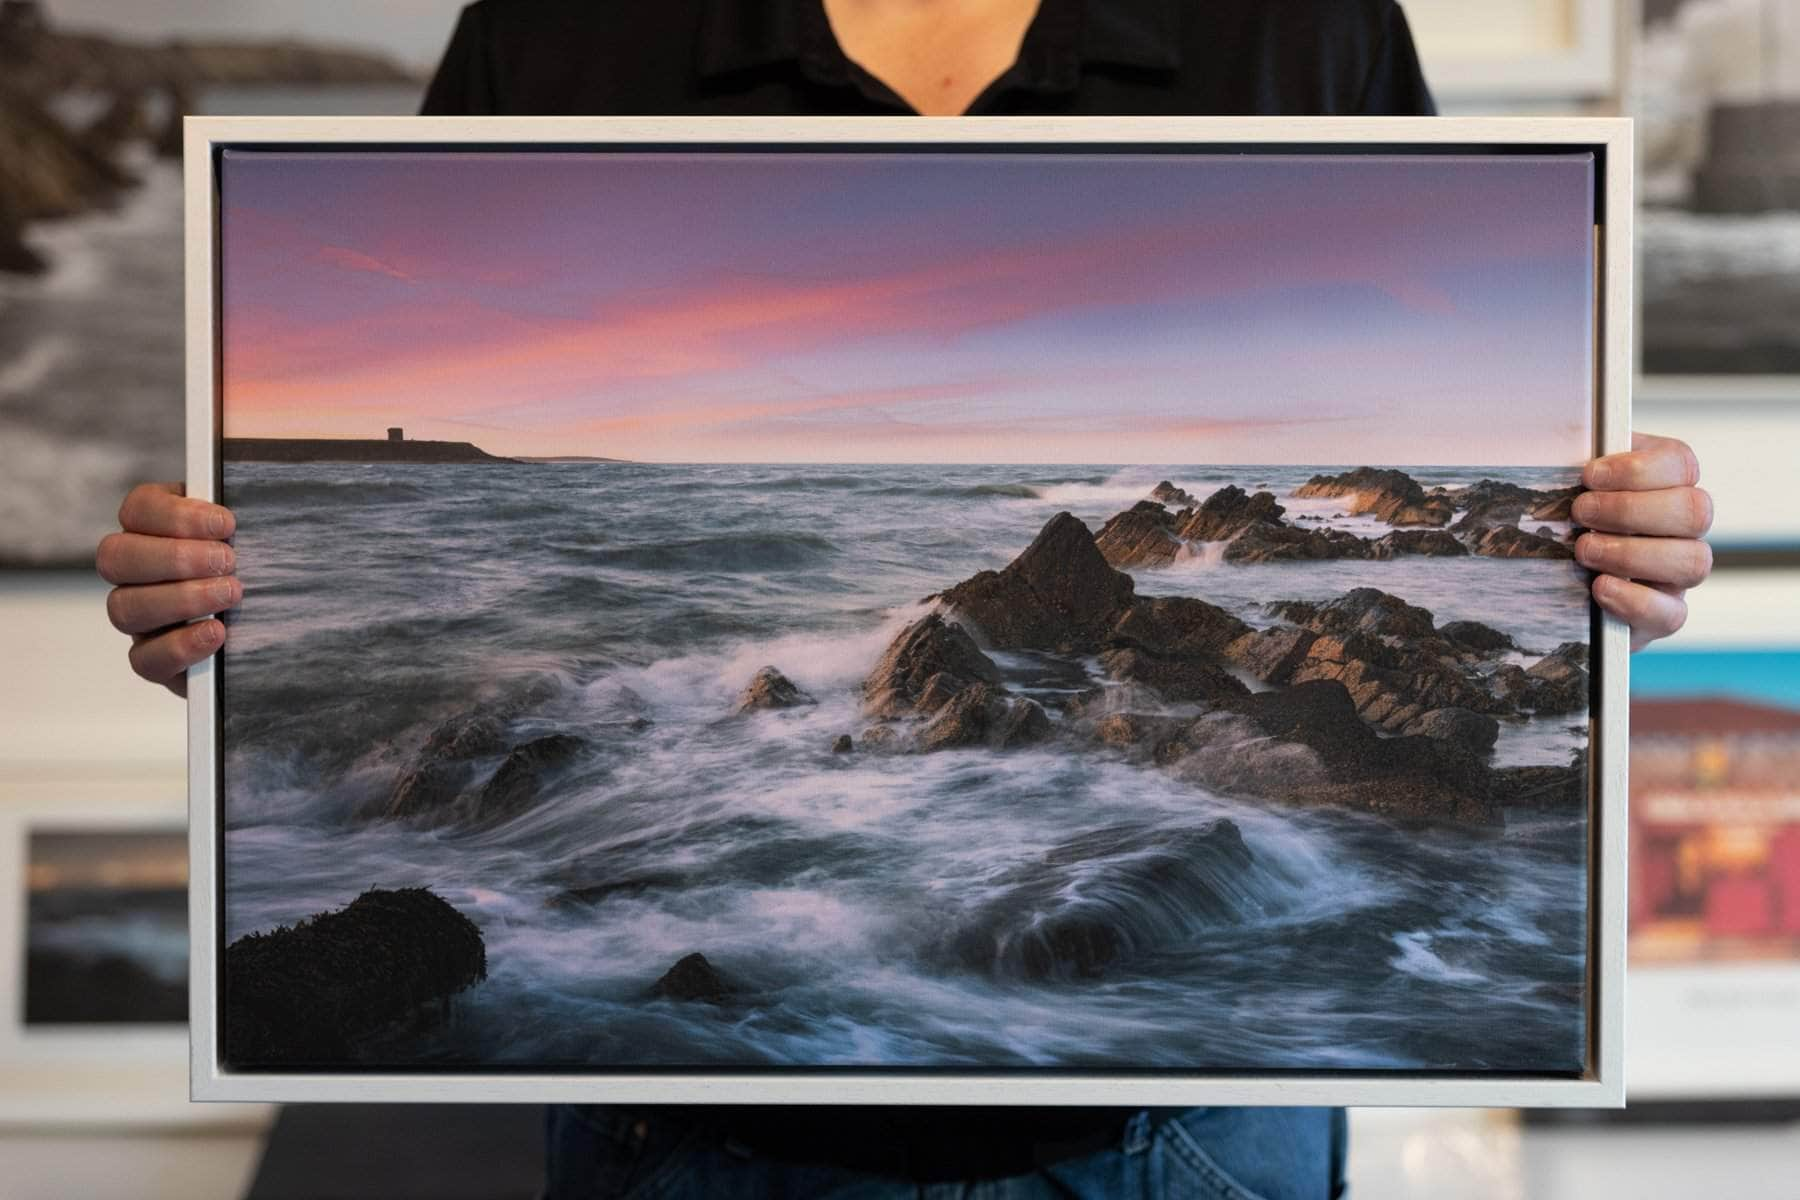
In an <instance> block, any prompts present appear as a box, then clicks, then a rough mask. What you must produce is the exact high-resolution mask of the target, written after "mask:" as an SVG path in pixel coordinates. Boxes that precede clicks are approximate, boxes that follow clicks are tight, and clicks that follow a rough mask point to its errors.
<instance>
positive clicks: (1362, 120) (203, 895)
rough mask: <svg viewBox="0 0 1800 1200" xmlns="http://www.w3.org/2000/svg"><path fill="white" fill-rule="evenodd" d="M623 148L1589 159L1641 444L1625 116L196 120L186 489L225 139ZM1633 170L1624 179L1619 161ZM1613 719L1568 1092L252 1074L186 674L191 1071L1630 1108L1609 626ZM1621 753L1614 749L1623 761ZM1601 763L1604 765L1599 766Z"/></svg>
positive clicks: (774, 1093)
mask: <svg viewBox="0 0 1800 1200" xmlns="http://www.w3.org/2000/svg"><path fill="white" fill-rule="evenodd" d="M319 142H333V143H342V144H387V143H392V144H406V143H414V144H416V143H426V144H430V143H452V142H456V143H469V144H486V145H492V144H506V143H534V144H556V143H607V144H630V143H643V144H652V145H655V144H671V143H682V142H691V143H695V144H701V145H709V146H720V145H730V144H740V143H741V144H748V145H755V144H768V143H776V144H833V143H843V142H848V143H852V144H857V145H917V144H942V145H993V144H1044V145H1058V144H1066V143H1078V144H1088V145H1106V144H1128V143H1152V142H1171V143H1208V144H1214V145H1217V144H1232V143H1291V144H1295V145H1319V144H1326V143H1372V144H1378V145H1383V146H1401V145H1407V144H1420V145H1437V144H1444V143H1456V144H1462V145H1466V146H1469V147H1471V148H1472V149H1480V148H1486V147H1496V146H1509V147H1516V146H1532V145H1546V146H1565V147H1566V146H1581V145H1586V146H1591V147H1594V148H1595V149H1596V150H1598V151H1599V152H1600V153H1601V154H1602V155H1603V156H1604V163H1605V166H1606V174H1605V180H1606V195H1605V198H1606V214H1605V215H1606V221H1605V226H1604V238H1603V242H1602V249H1603V268H1604V276H1603V286H1602V287H1600V288H1597V289H1596V298H1597V300H1598V301H1599V303H1600V304H1601V306H1602V313H1603V320H1604V324H1603V326H1602V336H1603V339H1604V341H1603V346H1602V350H1601V353H1600V354H1599V355H1598V356H1597V360H1598V361H1597V372H1596V374H1597V383H1598V388H1599V391H1598V394H1597V396H1596V397H1595V402H1596V413H1597V418H1598V422H1597V438H1598V441H1599V449H1600V450H1601V451H1602V452H1605V453H1611V452H1614V451H1616V450H1620V449H1626V448H1629V445H1630V440H1631V432H1630V416H1631V386H1632V373H1633V372H1632V368H1633V365H1634V364H1633V361H1632V343H1631V328H1632V320H1633V316H1634V314H1633V311H1632V302H1633V290H1632V265H1633V264H1632V252H1631V246H1632V242H1631V223H1632V217H1633V215H1634V214H1633V212H1632V208H1631V200H1632V186H1631V165H1632V161H1633V160H1632V148H1631V122H1630V121H1629V120H1627V119H1624V118H1616V117H1555V118H1543V117H1430V118H1418V117H1154V118H1117V119H1115V118H1099V117H1088V118H1035V117H987V118H941V119H929V120H922V119H920V118H917V117H892V118H885V117H850V118H765V117H723V118H720V117H711V118H682V117H524V118H513V117H466V118H465V117H189V118H187V119H186V121H185V154H184V172H185V181H184V182H185V202H186V233H187V247H186V256H187V300H186V306H185V307H186V320H187V381H188V409H187V411H188V431H187V438H188V441H187V461H188V490H189V494H190V495H196V496H201V497H203V498H207V499H211V498H213V497H214V495H215V480H216V478H217V468H218V463H217V457H216V447H217V435H218V432H219V429H218V407H217V400H218V396H217V392H218V381H217V376H216V366H215V363H216V360H215V349H216V322H217V308H216V299H217V294H216V293H217V282H218V280H217V274H216V261H215V245H216V242H215V239H216V231H217V226H216V219H217V194H216V187H215V178H216V177H215V171H214V152H215V149H216V148H218V147H220V146H223V145H225V144H228V143H237V144H245V145H263V146H268V145H277V144H282V143H295V144H306V143H319ZM1620 164H1623V168H1621V166H1620ZM1599 649H1600V658H1601V670H1600V672H1599V679H1600V689H1601V696H1602V701H1601V715H1600V717H1599V718H1598V719H1597V720H1596V722H1595V723H1594V729H1595V733H1596V735H1597V738H1596V739H1595V744H1596V746H1597V749H1598V755H1597V757H1596V758H1595V759H1594V760H1592V761H1596V762H1597V763H1598V766H1597V767H1596V768H1595V769H1594V778H1595V785H1596V789H1597V794H1598V801H1597V803H1596V805H1595V808H1594V810H1593V814H1594V815H1595V816H1597V817H1598V824H1599V831H1600V837H1599V839H1598V842H1597V845H1596V847H1595V852H1594V856H1593V860H1592V861H1593V864H1594V868H1595V871H1596V872H1597V873H1598V876H1599V878H1598V879H1597V880H1596V881H1595V882H1594V884H1593V885H1592V888H1591V892H1590V894H1591V895H1592V896H1594V897H1597V899H1598V904H1599V909H1600V912H1599V915H1598V920H1597V921H1596V922H1595V924H1594V932H1593V942H1592V962H1593V968H1592V978H1593V988H1592V989H1591V1007H1590V1026H1589V1035H1590V1053H1589V1065H1588V1069H1587V1070H1586V1071H1585V1072H1584V1073H1583V1074H1582V1075H1580V1076H1573V1077H1569V1078H1539V1077H1535V1076H1534V1077H1478V1076H1473V1075H1467V1076H1464V1075H1445V1074H1413V1075H1405V1076H1400V1077H1389V1076H1384V1077H1382V1078H1370V1077H1366V1076H1354V1077H1349V1076H1331V1075H1305V1074H1293V1075H1289V1074H1285V1073H1284V1074H1282V1075H1281V1076H1279V1077H1271V1076H1256V1075H1231V1074H1211V1073H1209V1074H1204V1075H1199V1074H1196V1075H1179V1074H1163V1073H1158V1074H1156V1075H1154V1076H1148V1075H1135V1074H1107V1073H1102V1072H1095V1073H1072V1072H1070V1073H1061V1072H1059V1073H1057V1074H1055V1075H1050V1076H1025V1075H1019V1074H983V1073H953V1072H938V1071H932V1072H930V1073H921V1074H916V1075H915V1074H904V1075H902V1074H893V1073H884V1072H882V1071H879V1070H871V1071H859V1072H855V1073H847V1074H836V1073H824V1072H815V1073H810V1074H809V1073H787V1072H783V1073H781V1074H745V1073H707V1072H703V1071H696V1072H691V1073H690V1072H682V1073H673V1072H667V1073H656V1074H637V1075H633V1074H616V1073H609V1074H607V1075H604V1076H595V1075H582V1074H541V1073H540V1074H526V1073H520V1074H511V1073H508V1074H492V1073H479V1074H475V1073H457V1072H453V1071H445V1072H431V1073H417V1074H405V1073H380V1074H377V1073H361V1074H355V1075H344V1074H335V1075H334V1074H313V1073H308V1074H291V1073H280V1072H236V1071H229V1070H226V1069H225V1068H224V1066H223V1064H222V1063H221V1061H220V1056H219V1046H218V1032H219V1029H218V1022H217V1016H218V1014H217V1004H216V998H217V994H218V992H217V977H216V965H217V955H218V946H217V939H218V927H217V918H218V911H217V899H216V889H217V872H216V868H217V861H216V849H217V837H218V829H217V813H216V810H215V805H214V798H215V794H216V788H217V782H218V779H217V770H218V756H217V736H216V718H217V711H218V710H217V697H216V688H217V676H216V671H215V668H214V666H213V664H212V663H211V662H210V661H209V662H207V663H206V664H203V665H202V666H201V667H198V668H196V669H195V670H193V671H191V672H190V673H189V686H188V721H189V729H188V769H189V812H190V867H189V887H190V889H191V890H190V895H189V920H190V937H191V939H192V942H191V949H190V980H189V982H190V989H191V996H190V1006H191V1007H190V1013H191V1026H190V1028H191V1030H192V1032H191V1045H190V1052H191V1071H192V1074H191V1077H190V1094H191V1096H192V1098H193V1099H194V1100H197V1101H293V1102H347V1101H356V1102H364V1103H369V1102H387V1103H395V1102H411V1103H419V1102H425V1103H430V1102H458V1103H467V1102H492V1103H535V1104H558V1103H637V1104H667V1103H680V1104H746V1103H749V1104H933V1105H1021V1104H1027V1105H1117V1106H1124V1107H1139V1106H1145V1105H1150V1106H1162V1105H1169V1106H1183V1107H1185V1106H1191V1105H1196V1104H1208V1105H1237V1104H1247V1105H1377V1106H1386V1105H1394V1106H1412V1105H1423V1106H1446V1107H1460V1106H1467V1107H1490V1106H1498V1107H1546V1108H1547V1107H1618V1106H1621V1105H1623V1103H1624V1099H1625V1084H1624V1078H1623V1070H1624V1030H1623V1021H1624V985H1625V970H1624V968H1625V960H1624V945H1625V919H1626V907H1625V905H1626V891H1625V887H1626V880H1625V847H1626V844H1627V838H1626V830H1625V826H1624V821H1625V812H1626V774H1625V773H1626V755H1625V749H1624V747H1625V744H1626V742H1625V739H1626V736H1627V734H1628V729H1629V726H1628V716H1627V710H1626V704H1625V696H1626V690H1625V689H1626V687H1627V685H1628V675H1627V671H1628V664H1627V659H1628V657H1629V653H1630V635H1629V631H1628V630H1627V629H1626V628H1625V626H1624V625H1623V624H1622V623H1621V622H1619V621H1617V620H1616V619H1614V618H1611V617H1605V618H1603V623H1602V631H1601V645H1600V647H1599ZM1615 748H1616V752H1614V749H1615ZM1590 753H1593V751H1590Z"/></svg>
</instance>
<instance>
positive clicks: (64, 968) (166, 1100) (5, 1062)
mask: <svg viewBox="0 0 1800 1200" xmlns="http://www.w3.org/2000/svg"><path fill="white" fill-rule="evenodd" d="M183 790H184V788H183V778H182V775H181V774H180V772H179V771H176V772H173V773H169V774H165V775H163V776H161V777H160V778H158V777H155V776H148V777H146V776H139V777H138V778H136V779H121V778H109V777H106V776H98V777H94V778H91V779H66V778H65V779H58V780H29V779H26V778H22V777H15V778H12V779H9V780H7V781H6V782H5V783H4V784H3V785H0V845H3V847H4V849H0V956H4V960H5V963H6V967H5V978H6V980H7V982H8V986H7V987H6V989H5V990H4V995H3V996H0V1126H11V1125H26V1124H29V1125H45V1124H76V1123H78V1124H83V1125H88V1126H94V1125H111V1124H119V1125H127V1124H129V1125H142V1124H163V1125H169V1124H182V1125H186V1124H195V1123H207V1124H214V1123H218V1122H221V1121H226V1122H232V1123H240V1122H246V1121H256V1120H260V1119H261V1118H262V1116H263V1115H264V1114H263V1110H262V1109H261V1108H260V1107H256V1106H244V1107H239V1106H221V1105H205V1106H197V1105H194V1104H192V1103H190V1102H189V1100H188V1087H187V1078H186V1076H187V1061H188V1054H187V1004H188V945H187V919H188V889H187V857H188V839H187V820H186V812H185V809H184V806H183V803H182V798H183Z"/></svg>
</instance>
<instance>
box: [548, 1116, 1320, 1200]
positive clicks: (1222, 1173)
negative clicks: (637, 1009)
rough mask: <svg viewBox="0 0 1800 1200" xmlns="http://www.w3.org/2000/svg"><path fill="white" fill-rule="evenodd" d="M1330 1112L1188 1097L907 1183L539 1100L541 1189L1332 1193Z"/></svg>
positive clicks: (989, 1194) (674, 1193) (589, 1193)
mask: <svg viewBox="0 0 1800 1200" xmlns="http://www.w3.org/2000/svg"><path fill="white" fill-rule="evenodd" d="M1346 1142H1347V1131H1346V1124H1345V1119H1344V1111H1343V1110H1342V1109H1330V1108H1192V1109H1187V1110H1185V1111H1182V1112H1179V1113H1172V1114H1166V1115H1165V1116H1162V1117H1157V1116H1154V1115H1153V1114H1151V1113H1150V1112H1147V1111H1141V1112H1138V1113H1135V1114H1133V1115H1132V1116H1131V1118H1130V1120H1128V1121H1127V1122H1126V1124H1125V1129H1124V1132H1123V1134H1122V1135H1121V1136H1120V1138H1119V1139H1118V1140H1117V1142H1116V1143H1115V1144H1113V1145H1110V1146H1107V1147H1105V1148H1103V1149H1100V1150H1097V1151H1095V1152H1092V1153H1090V1154H1087V1155H1086V1156H1084V1157H1080V1158H1072V1159H1065V1160H1062V1161H1060V1162H1054V1163H1052V1164H1050V1165H1048V1166H1044V1167H1039V1168H1038V1169H1036V1170H1034V1171H1032V1172H1030V1173H1029V1174H1024V1175H1013V1176H1009V1177H1007V1178H1005V1179H991V1180H977V1181H972V1182H967V1183H925V1184H919V1183H909V1182H905V1181H902V1180H896V1179H891V1178H888V1177H885V1176H881V1175H871V1174H867V1173H864V1172H861V1171H853V1170H849V1169H846V1168H842V1167H835V1166H823V1165H808V1164H805V1163H798V1162H788V1161H782V1160H778V1159H772V1158H768V1157H766V1156H763V1155H759V1154H756V1153H754V1152H752V1151H751V1150H749V1149H747V1148H746V1147H743V1146H740V1145H737V1144H735V1143H733V1142H732V1141H730V1140H729V1139H728V1138H726V1137H725V1136H724V1135H723V1134H721V1133H718V1132H716V1131H712V1130H709V1129H707V1128H705V1127H703V1126H698V1125H695V1124H692V1123H689V1122H687V1121H684V1120H679V1119H671V1118H669V1117H665V1116H660V1115H659V1114H658V1113H657V1111H656V1110H655V1109H619V1108H607V1107H600V1106H593V1105H574V1106H558V1107H552V1108H551V1109H550V1111H549V1144H548V1148H547V1149H548V1162H547V1170H546V1177H547V1186H546V1191H545V1196H546V1198H547V1200H615V1198H617V1200H624V1198H630V1200H765V1198H767V1200H803V1198H807V1200H810V1198H812V1197H818V1198H820V1200H901V1198H903V1197H904V1198H905V1200H952V1198H955V1200H1139V1198H1141V1200H1153V1198H1160V1197H1171V1198H1173V1200H1334V1198H1336V1197H1340V1196H1343V1195H1344V1194H1345V1190H1344V1158H1345V1150H1346Z"/></svg>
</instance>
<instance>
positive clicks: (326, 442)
mask: <svg viewBox="0 0 1800 1200" xmlns="http://www.w3.org/2000/svg"><path fill="white" fill-rule="evenodd" d="M222 451H223V457H224V459H225V461H226V462H278V463H306V462H353V463H356V462H360V463H520V462H523V461H524V460H522V459H517V458H502V457H500V456H499V455H497V454H489V453H488V452H487V451H486V450H483V449H481V447H479V446H477V445H475V444H474V443H473V442H431V441H412V440H408V439H407V438H406V436H405V434H404V433H403V431H401V430H399V429H390V430H388V434H387V436H386V437H385V438H232V437H228V438H225V439H224V440H223V444H222Z"/></svg>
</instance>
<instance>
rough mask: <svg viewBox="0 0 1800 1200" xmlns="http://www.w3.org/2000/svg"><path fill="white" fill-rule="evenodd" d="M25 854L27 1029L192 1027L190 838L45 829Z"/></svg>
mask: <svg viewBox="0 0 1800 1200" xmlns="http://www.w3.org/2000/svg"><path fill="white" fill-rule="evenodd" d="M26 854H27V865H26V873H25V885H26V893H27V894H26V903H25V938H24V944H25V961H24V962H23V963H22V964H20V966H21V967H22V968H23V970H22V971H20V973H19V974H18V975H17V976H15V977H16V978H18V979H19V980H20V981H21V986H22V989H23V992H24V1003H23V1005H22V1006H21V1009H20V1011H21V1013H22V1014H23V1021H24V1025H25V1027H26V1028H27V1029H34V1028H38V1027H54V1026H58V1025H82V1026H91V1025H150V1024H168V1023H177V1024H179V1023H184V1022H186V1021H187V967H188V954H187V834H186V832H185V831H184V830H182V829H180V828H175V829H80V830H62V829H41V830H35V831H33V832H32V833H31V834H30V835H29V837H28V838H27V848H26Z"/></svg>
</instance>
